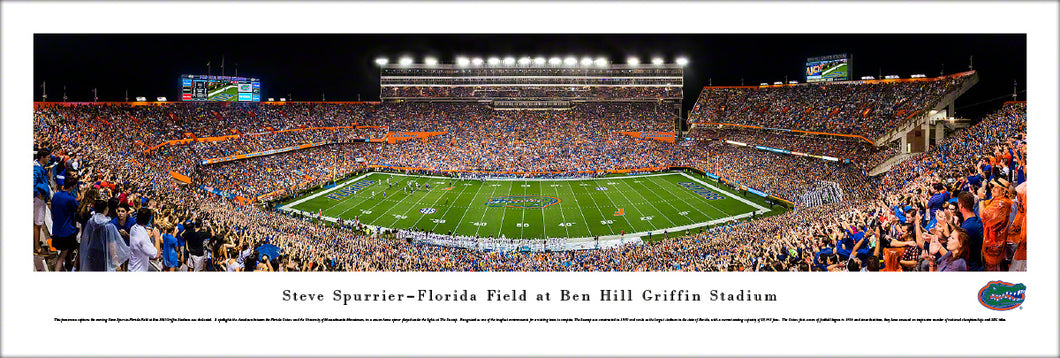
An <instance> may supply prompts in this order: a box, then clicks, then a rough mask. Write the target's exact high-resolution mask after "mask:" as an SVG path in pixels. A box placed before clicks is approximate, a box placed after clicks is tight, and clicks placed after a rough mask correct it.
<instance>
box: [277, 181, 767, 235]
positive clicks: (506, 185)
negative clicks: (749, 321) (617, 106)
mask: <svg viewBox="0 0 1060 358" xmlns="http://www.w3.org/2000/svg"><path fill="white" fill-rule="evenodd" d="M387 180H389V183H390V184H388V183H387ZM410 182H411V183H418V184H420V186H421V189H420V190H418V191H414V192H413V193H411V194H409V193H407V192H406V191H405V188H406V185H407V184H408V183H410ZM427 184H429V185H430V186H431V189H430V191H427V190H426V185H427ZM354 189H356V192H354ZM373 192H375V196H374V197H373V196H372V193H373ZM383 192H385V193H386V197H385V198H384V197H383ZM279 209H280V210H283V211H293V212H305V213H310V214H314V215H315V214H317V213H318V212H319V213H321V214H323V217H324V218H325V220H328V221H335V220H336V219H339V218H341V219H344V220H353V219H354V218H356V219H358V220H359V221H360V222H361V223H362V224H366V225H371V226H375V227H382V228H396V229H406V228H410V227H414V228H417V229H419V230H430V231H433V232H435V233H442V234H448V233H452V234H454V235H466V236H481V237H487V236H493V237H500V236H502V235H503V236H504V237H507V238H537V239H543V238H545V237H550V238H564V237H565V238H568V239H570V240H572V241H579V240H590V239H592V238H593V237H594V236H600V237H601V239H605V238H613V237H618V236H620V235H623V233H624V236H625V237H634V236H645V235H648V234H649V233H650V234H651V235H654V236H653V237H652V239H655V238H661V235H660V234H661V233H662V232H663V230H667V231H668V232H674V231H683V230H690V229H696V228H699V227H703V226H707V225H716V224H719V223H723V222H727V221H731V220H736V219H740V218H744V217H749V216H751V214H752V212H754V213H755V214H756V215H765V216H769V215H775V214H778V213H780V212H782V211H783V210H784V209H783V207H781V206H773V207H770V205H768V204H767V203H766V202H765V200H763V198H761V197H758V196H756V195H753V194H748V195H747V196H746V197H742V196H741V195H738V194H736V193H733V192H730V191H727V190H723V189H722V188H719V187H718V185H717V183H716V182H714V181H713V180H710V179H705V178H703V177H701V176H698V175H689V174H685V173H660V174H648V175H633V176H627V175H622V176H611V177H603V178H594V179H517V180H486V181H484V182H483V181H481V180H458V179H455V178H448V177H435V176H418V175H404V174H392V173H368V174H364V175H361V176H359V177H356V178H353V179H350V180H347V181H345V182H343V183H341V184H339V185H336V186H335V187H333V188H330V189H321V190H318V191H317V192H315V193H312V194H310V195H308V196H306V197H302V198H296V199H294V200H292V201H290V202H288V203H285V204H283V205H281V206H280V208H279Z"/></svg>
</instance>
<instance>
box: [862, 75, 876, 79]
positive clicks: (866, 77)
mask: <svg viewBox="0 0 1060 358" xmlns="http://www.w3.org/2000/svg"><path fill="white" fill-rule="evenodd" d="M861 79H862V80H874V79H876V77H874V76H861Z"/></svg>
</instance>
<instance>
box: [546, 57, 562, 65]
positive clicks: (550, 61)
mask: <svg viewBox="0 0 1060 358" xmlns="http://www.w3.org/2000/svg"><path fill="white" fill-rule="evenodd" d="M562 63H563V60H561V59H560V58H559V57H553V58H550V59H548V64H549V65H552V66H559V65H560V64H562Z"/></svg>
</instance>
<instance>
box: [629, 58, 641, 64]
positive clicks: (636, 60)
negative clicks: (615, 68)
mask: <svg viewBox="0 0 1060 358" xmlns="http://www.w3.org/2000/svg"><path fill="white" fill-rule="evenodd" d="M626 64H627V65H630V66H636V65H639V64H640V59H639V58H636V57H630V58H627V59H626Z"/></svg>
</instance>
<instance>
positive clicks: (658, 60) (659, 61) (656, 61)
mask: <svg viewBox="0 0 1060 358" xmlns="http://www.w3.org/2000/svg"><path fill="white" fill-rule="evenodd" d="M651 64H653V65H661V64H663V59H662V58H660V57H656V58H653V59H651Z"/></svg>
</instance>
